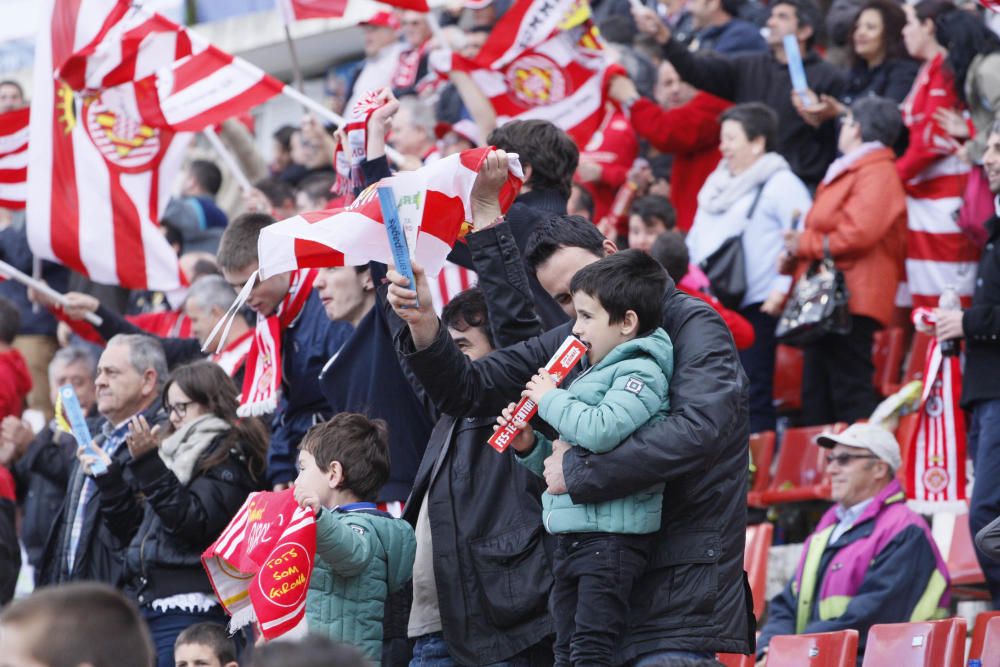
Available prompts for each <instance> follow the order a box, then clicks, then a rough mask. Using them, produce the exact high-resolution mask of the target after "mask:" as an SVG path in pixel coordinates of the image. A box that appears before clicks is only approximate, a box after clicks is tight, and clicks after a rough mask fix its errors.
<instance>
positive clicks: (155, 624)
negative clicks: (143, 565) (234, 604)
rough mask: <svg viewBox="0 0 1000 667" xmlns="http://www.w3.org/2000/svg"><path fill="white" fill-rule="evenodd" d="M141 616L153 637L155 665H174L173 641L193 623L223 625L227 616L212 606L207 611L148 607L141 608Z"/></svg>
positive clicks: (163, 666)
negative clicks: (164, 609) (163, 610)
mask: <svg viewBox="0 0 1000 667" xmlns="http://www.w3.org/2000/svg"><path fill="white" fill-rule="evenodd" d="M142 616H143V618H145V619H146V624H147V625H148V626H149V632H150V634H151V635H152V637H153V648H154V649H155V650H156V667H174V642H175V641H177V635H179V634H180V633H181V632H183V631H184V630H185V629H186V628H188V627H190V626H192V625H194V624H195V623H205V622H211V623H218V624H219V625H221V626H223V627H225V626H226V624H227V623H228V622H229V618H228V617H227V616H226V614H225V612H223V611H222V608H221V607H218V606H216V607H212V609H211V610H209V611H207V612H188V611H184V610H181V609H171V610H170V611H166V612H162V611H156V610H155V609H152V608H150V607H143V608H142Z"/></svg>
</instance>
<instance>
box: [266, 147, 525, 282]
mask: <svg viewBox="0 0 1000 667" xmlns="http://www.w3.org/2000/svg"><path fill="white" fill-rule="evenodd" d="M490 150H491V148H474V149H472V150H468V151H462V152H461V153H458V154H455V155H449V156H448V157H446V158H443V159H441V160H438V161H437V162H433V163H431V164H429V165H427V166H425V167H421V168H420V169H417V170H416V171H410V172H401V173H400V174H398V175H396V176H394V177H393V179H392V187H393V190H394V191H395V194H396V197H397V199H398V200H400V208H401V209H402V208H404V206H412V207H415V209H416V211H417V213H416V218H417V219H418V220H419V221H420V226H419V229H418V232H417V237H416V247H415V248H413V247H411V248H410V254H411V256H412V257H413V258H414V259H415V260H416V262H417V264H420V265H421V266H423V267H424V269H425V270H426V271H427V273H428V275H430V276H435V275H437V273H438V271H440V270H441V267H442V266H443V265H444V261H445V257H447V256H448V253H449V252H451V248H452V246H453V245H454V244H455V240H456V239H457V238H458V235H459V232H460V230H461V227H462V223H463V222H464V221H466V220H470V219H471V218H472V210H471V204H470V203H469V199H470V195H471V193H472V186H473V184H474V183H475V181H476V176H477V174H478V172H479V168H480V166H481V165H482V163H483V160H484V159H485V158H486V155H487V153H488V152H489V151H490ZM523 179H524V176H523V173H522V172H521V164H520V163H519V162H518V161H517V160H516V159H515V158H511V160H510V165H509V173H508V175H507V183H506V184H505V185H504V187H503V190H502V191H501V193H500V205H501V208H502V209H503V210H504V211H506V210H507V208H508V207H510V205H511V204H512V203H513V202H514V197H516V196H517V193H518V190H520V188H521V183H522V181H523ZM376 186H377V184H372V185H370V186H369V187H368V188H367V189H366V190H365V191H364V192H362V193H361V194H360V195H359V196H358V198H357V199H356V200H354V203H352V204H351V205H350V206H348V207H347V208H342V209H332V210H327V211H316V212H313V213H300V214H299V215H297V216H295V217H293V218H288V219H287V220H282V221H281V222H277V223H275V224H273V225H270V226H268V227H265V228H264V229H263V230H262V231H261V233H260V239H259V240H258V243H257V254H258V257H259V259H260V277H261V280H267V279H268V278H269V277H271V276H273V275H275V274H278V273H284V272H286V271H293V270H296V269H303V268H311V267H330V266H357V265H361V264H367V263H368V262H370V261H376V262H383V263H390V262H391V261H392V253H391V251H390V250H389V242H388V239H387V236H386V231H385V226H384V225H383V224H382V212H381V209H380V207H379V202H378V196H377V193H376V191H375V188H376Z"/></svg>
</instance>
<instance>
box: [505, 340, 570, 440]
mask: <svg viewBox="0 0 1000 667" xmlns="http://www.w3.org/2000/svg"><path fill="white" fill-rule="evenodd" d="M586 352H587V346H586V345H584V344H583V343H582V342H581V341H580V339H579V338H577V337H576V336H567V338H566V340H564V341H563V344H562V345H560V346H559V349H558V350H556V353H555V354H553V355H552V358H551V359H549V362H548V363H547V364H545V370H547V371H548V372H549V374H551V375H552V376H553V377H554V378H555V380H556V384H557V385H558V384H562V381H563V378H565V377H566V376H567V375H568V374H569V372H570V371H571V370H573V367H574V366H576V365H577V364H578V363H579V362H580V359H582V358H583V355H584V354H585V353H586ZM537 412H538V405H537V404H536V403H535V402H534V401H533V400H531V399H530V398H528V397H527V396H524V397H522V398H521V400H520V401H518V402H517V405H516V406H515V407H514V414H512V415H511V421H522V422H527V421H528V420H529V419H531V418H532V417H534V416H535V414H536V413H537ZM520 432H521V429H519V428H514V427H513V426H511V425H510V424H508V425H507V426H504V427H503V428H498V429H497V430H496V432H494V433H493V436H492V437H491V438H490V439H489V444H490V447H492V448H493V449H495V450H497V451H498V452H503V451H504V450H505V449H507V445H509V444H510V442H511V440H513V439H514V438H516V437H517V434H518V433H520Z"/></svg>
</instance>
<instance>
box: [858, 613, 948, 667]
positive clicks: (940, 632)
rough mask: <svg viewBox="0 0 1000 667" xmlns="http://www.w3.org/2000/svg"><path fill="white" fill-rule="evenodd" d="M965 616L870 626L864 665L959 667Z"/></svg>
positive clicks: (882, 666)
mask: <svg viewBox="0 0 1000 667" xmlns="http://www.w3.org/2000/svg"><path fill="white" fill-rule="evenodd" d="M964 659H965V619H964V618H947V619H944V620H943V621H923V622H920V623H890V624H885V625H873V626H872V628H871V630H869V631H868V641H867V643H866V646H865V661H864V663H863V667H886V665H889V666H890V667H962V664H963V662H964Z"/></svg>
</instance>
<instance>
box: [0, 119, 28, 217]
mask: <svg viewBox="0 0 1000 667" xmlns="http://www.w3.org/2000/svg"><path fill="white" fill-rule="evenodd" d="M29 117H30V111H29V110H28V109H18V110H17V111H10V112H8V113H5V114H0V207H3V208H10V209H18V210H19V209H22V208H24V202H25V200H26V199H27V196H28V119H29Z"/></svg>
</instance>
